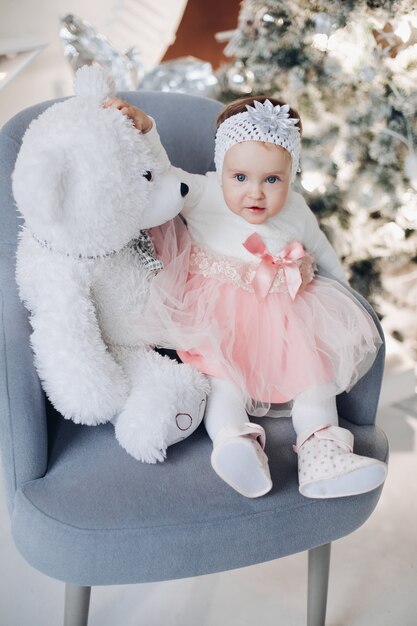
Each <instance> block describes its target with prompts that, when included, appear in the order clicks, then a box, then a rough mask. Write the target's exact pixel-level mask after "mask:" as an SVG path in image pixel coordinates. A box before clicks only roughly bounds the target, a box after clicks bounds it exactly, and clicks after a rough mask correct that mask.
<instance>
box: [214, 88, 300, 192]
mask: <svg viewBox="0 0 417 626" xmlns="http://www.w3.org/2000/svg"><path fill="white" fill-rule="evenodd" d="M289 110H290V107H289V105H288V104H283V105H282V106H281V105H279V104H277V105H276V106H274V105H273V104H272V103H271V102H270V101H269V100H265V102H264V103H263V104H262V103H261V102H257V101H255V102H254V106H249V105H246V112H244V113H236V115H232V116H231V117H228V118H227V119H226V120H224V122H222V123H221V124H220V126H219V128H218V129H217V133H216V140H215V149H214V163H215V165H216V170H217V172H218V174H219V175H221V172H222V169H223V161H224V156H225V154H226V152H227V151H228V150H229V149H230V148H231V147H232V146H234V145H235V144H237V143H242V142H243V141H263V142H266V143H272V144H274V145H275V146H281V147H282V148H284V149H285V150H287V152H289V154H290V155H291V159H292V163H291V180H292V181H294V179H295V175H296V173H297V172H299V171H300V169H299V164H300V152H301V138H300V129H299V128H298V127H297V126H296V124H297V123H298V122H299V120H298V119H297V118H295V117H290V114H289Z"/></svg>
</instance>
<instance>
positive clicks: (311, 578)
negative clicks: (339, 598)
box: [307, 543, 331, 626]
mask: <svg viewBox="0 0 417 626" xmlns="http://www.w3.org/2000/svg"><path fill="white" fill-rule="evenodd" d="M330 546H331V543H326V544H325V545H324V546H319V547H318V548H313V549H312V550H309V551H308V599H307V626H325V621H326V605H327V588H328V584H329V567H330Z"/></svg>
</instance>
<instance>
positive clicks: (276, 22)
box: [254, 7, 291, 37]
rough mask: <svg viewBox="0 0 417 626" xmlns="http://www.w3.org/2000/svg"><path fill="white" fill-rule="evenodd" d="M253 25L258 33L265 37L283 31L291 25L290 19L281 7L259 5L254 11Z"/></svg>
mask: <svg viewBox="0 0 417 626" xmlns="http://www.w3.org/2000/svg"><path fill="white" fill-rule="evenodd" d="M254 25H255V27H256V29H257V31H258V34H259V35H260V36H263V37H265V36H268V35H271V34H273V33H281V34H282V33H284V32H285V31H286V30H287V28H288V27H289V26H290V25H291V20H290V18H289V16H288V13H286V12H285V11H284V10H283V9H278V8H277V9H274V10H272V9H268V8H267V7H261V8H260V9H259V10H258V11H257V12H256V15H255V22H254Z"/></svg>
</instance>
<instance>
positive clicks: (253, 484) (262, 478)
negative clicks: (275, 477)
mask: <svg viewBox="0 0 417 626" xmlns="http://www.w3.org/2000/svg"><path fill="white" fill-rule="evenodd" d="M264 446H265V431H264V429H263V428H262V427H261V426H258V424H251V423H248V424H245V426H244V427H243V428H241V429H224V430H222V431H221V433H220V434H219V436H218V437H217V438H216V440H215V442H214V445H213V452H212V455H211V464H212V466H213V469H214V471H215V472H216V474H218V476H220V478H221V479H222V480H224V482H225V483H227V484H228V485H229V486H230V487H232V488H233V489H234V490H235V491H237V492H238V493H240V494H241V495H242V496H246V497H247V498H258V497H259V496H263V495H265V494H266V493H268V491H270V490H271V488H272V480H271V474H270V472H269V466H268V457H267V456H266V454H265V452H264V451H263V448H264Z"/></svg>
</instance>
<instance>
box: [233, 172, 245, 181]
mask: <svg viewBox="0 0 417 626" xmlns="http://www.w3.org/2000/svg"><path fill="white" fill-rule="evenodd" d="M235 178H236V180H237V181H239V182H240V183H243V182H244V181H245V180H246V176H245V174H236V176H235Z"/></svg>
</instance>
